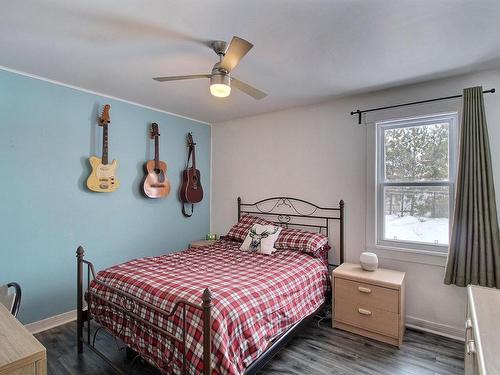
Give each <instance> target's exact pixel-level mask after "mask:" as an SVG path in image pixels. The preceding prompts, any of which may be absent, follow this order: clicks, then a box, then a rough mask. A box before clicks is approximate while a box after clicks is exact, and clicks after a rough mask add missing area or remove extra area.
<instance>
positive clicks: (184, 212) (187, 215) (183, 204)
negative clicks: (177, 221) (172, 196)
mask: <svg viewBox="0 0 500 375" xmlns="http://www.w3.org/2000/svg"><path fill="white" fill-rule="evenodd" d="M192 153H193V147H192V146H191V145H190V146H189V152H188V158H187V163H186V168H189V161H190V160H191V154H192ZM186 203H189V202H182V214H183V215H184V216H185V217H191V216H193V213H194V204H193V203H191V213H188V212H187V211H186Z"/></svg>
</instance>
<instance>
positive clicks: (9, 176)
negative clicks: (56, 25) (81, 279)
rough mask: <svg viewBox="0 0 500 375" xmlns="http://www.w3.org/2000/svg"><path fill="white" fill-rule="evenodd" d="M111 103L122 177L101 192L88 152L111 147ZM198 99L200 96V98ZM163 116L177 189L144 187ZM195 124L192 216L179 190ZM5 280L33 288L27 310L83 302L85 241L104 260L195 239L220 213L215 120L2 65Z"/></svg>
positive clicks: (25, 315) (164, 151) (113, 155)
mask: <svg viewBox="0 0 500 375" xmlns="http://www.w3.org/2000/svg"><path fill="white" fill-rule="evenodd" d="M105 103H109V104H111V112H110V113H111V124H110V127H109V132H110V144H109V147H110V159H118V161H119V167H118V173H117V175H118V178H119V179H120V180H121V187H120V189H119V190H117V191H116V192H114V193H106V194H104V193H93V192H90V191H88V190H87V189H86V187H85V183H86V179H87V176H88V174H89V172H90V169H89V165H88V157H89V156H90V155H92V154H97V155H99V156H100V154H101V145H102V130H101V128H100V127H98V126H97V124H96V121H95V120H96V118H97V116H98V111H100V108H102V105H104V104H105ZM194 105H195V104H194ZM151 122H157V123H158V124H159V125H160V133H161V149H160V158H161V159H163V160H165V161H166V162H167V165H168V172H167V175H168V177H169V179H170V181H171V185H172V191H171V193H170V195H169V196H168V197H167V198H165V199H160V200H154V199H146V198H144V197H143V196H142V195H141V193H140V184H141V181H142V178H143V164H144V162H145V160H147V159H151V158H152V153H153V150H154V147H153V144H152V141H151V140H150V139H149V138H148V131H149V130H148V129H149V126H150V123H151ZM187 132H193V136H194V138H195V141H196V142H197V166H198V169H199V170H200V171H201V175H202V185H203V188H204V191H205V198H204V200H203V201H202V202H201V203H200V204H198V205H197V206H196V210H195V214H194V215H193V217H192V218H189V219H187V218H184V217H183V216H182V214H181V206H180V203H179V199H178V189H179V183H180V174H181V171H182V169H183V167H184V165H185V159H186V147H185V138H186V133H187ZM0 173H1V176H2V181H1V184H0V199H1V205H0V253H1V254H0V285H1V284H3V283H6V282H8V281H14V280H15V281H18V282H19V283H20V284H21V285H22V288H23V300H22V305H21V314H20V319H21V321H22V322H24V323H29V322H33V321H37V320H40V319H43V318H46V317H49V316H53V315H56V314H60V313H63V312H66V311H69V310H72V309H74V308H75V305H76V297H75V294H76V289H75V288H76V284H75V277H76V258H75V251H76V248H77V246H78V245H80V244H81V245H83V246H84V248H85V250H86V257H87V258H88V259H89V260H91V261H93V262H94V265H95V266H96V267H97V268H98V269H101V268H103V267H106V266H110V265H112V264H116V263H118V262H123V261H125V260H128V259H132V258H136V257H142V256H149V255H158V254H162V253H166V252H170V251H175V250H179V249H183V248H185V247H186V246H187V245H188V243H189V241H190V240H194V239H199V238H203V237H204V236H205V234H206V233H208V232H209V224H210V223H209V221H210V216H209V215H210V212H209V210H210V190H209V189H210V180H209V177H210V126H208V125H206V124H203V123H199V122H196V121H191V120H187V119H184V118H181V117H177V116H174V115H168V114H165V113H161V112H157V111H154V110H150V109H145V108H142V107H139V106H135V105H132V104H128V103H124V102H121V101H116V100H111V99H107V98H104V97H101V96H98V95H93V94H89V93H86V92H82V91H79V90H74V89H71V88H68V87H64V86H59V85H55V84H51V83H48V82H45V81H41V80H37V79H33V78H29V77H25V76H21V75H17V74H13V73H10V72H6V71H2V70H0Z"/></svg>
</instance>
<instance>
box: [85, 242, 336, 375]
mask: <svg viewBox="0 0 500 375" xmlns="http://www.w3.org/2000/svg"><path fill="white" fill-rule="evenodd" d="M240 245H241V243H239V242H233V241H228V240H220V241H217V242H216V243H215V244H214V245H212V246H209V247H205V248H191V249H187V250H184V251H180V252H176V253H171V254H167V255H162V256H157V257H147V258H140V259H135V260H132V261H129V262H126V263H123V264H119V265H116V266H113V267H110V268H108V269H106V270H103V271H101V272H99V273H98V274H97V279H98V280H100V281H102V282H104V283H106V284H108V285H109V286H111V287H113V288H117V289H119V290H120V291H124V292H127V293H130V294H131V295H133V296H136V297H138V298H140V299H141V300H143V301H145V302H148V303H150V304H151V305H153V306H155V307H157V308H161V309H162V310H164V311H167V312H170V311H171V309H172V307H173V306H174V304H175V302H176V301H177V300H178V299H185V300H187V301H189V302H191V303H195V304H199V305H201V303H202V300H201V297H202V293H203V291H204V290H205V288H209V289H210V291H211V293H212V303H213V307H212V327H211V332H212V368H213V371H212V372H213V374H230V375H233V374H242V373H243V372H244V370H245V368H246V367H248V366H249V365H250V364H251V363H252V362H253V361H254V360H255V359H256V358H257V357H258V356H259V355H260V354H261V353H262V352H263V351H264V350H265V349H266V348H267V346H268V345H269V344H270V343H271V342H272V340H273V339H275V338H276V337H278V336H279V335H281V334H282V333H283V332H285V331H286V330H287V329H288V328H290V327H291V326H292V325H293V324H295V323H296V322H298V321H300V320H301V319H303V318H305V317H306V316H308V315H310V314H312V313H313V312H314V311H315V310H317V309H318V307H320V306H321V304H322V303H323V302H324V299H325V291H326V288H327V284H328V282H327V280H328V271H327V267H326V265H325V262H324V260H322V259H319V258H316V257H314V256H312V255H310V254H306V253H302V252H300V251H296V250H280V251H277V252H276V253H274V254H273V255H270V256H269V255H263V254H257V253H252V252H246V251H242V250H239V247H240ZM90 290H91V291H92V292H94V293H96V294H97V295H99V296H102V297H103V298H105V299H106V300H108V301H112V302H113V303H115V304H117V305H121V306H126V308H127V309H129V310H130V311H132V312H134V313H135V314H137V315H139V316H140V317H141V318H142V319H144V320H146V321H149V322H152V323H154V324H156V325H158V326H160V327H161V328H163V329H164V330H166V331H167V332H169V333H172V334H174V335H175V336H177V337H182V328H181V327H182V323H181V322H182V320H181V313H180V311H178V312H177V313H176V314H175V315H174V316H173V317H171V318H169V319H164V318H163V316H161V315H159V314H157V313H156V312H155V311H154V310H152V309H151V308H148V307H147V306H143V305H139V304H137V303H131V302H130V301H124V300H123V298H122V297H120V296H119V295H118V294H117V293H115V292H114V291H113V290H112V289H110V288H108V287H106V286H103V285H100V284H99V283H96V282H95V281H94V282H92V283H91V286H90ZM90 309H91V313H92V315H93V317H94V318H95V320H96V321H98V322H99V323H100V324H101V325H103V326H104V327H106V328H107V329H109V330H110V331H111V332H112V333H113V334H114V335H115V336H117V337H119V338H120V339H121V340H123V341H124V342H125V343H126V344H127V345H129V346H130V347H131V348H132V349H134V350H136V351H137V352H138V353H139V354H141V355H142V356H143V357H144V358H145V359H146V360H148V361H149V362H151V363H152V364H154V365H155V366H156V367H158V368H159V369H160V370H161V371H162V372H163V373H175V374H178V373H181V368H182V354H181V353H182V352H181V350H182V348H180V347H179V344H176V343H172V341H171V340H169V339H167V338H166V336H165V335H164V334H162V333H161V332H158V331H155V330H153V329H151V328H149V327H148V326H147V325H145V324H144V323H141V322H140V321H139V320H137V319H132V318H130V317H128V316H127V315H126V314H123V313H122V312H120V311H119V309H116V308H115V307H113V306H112V305H111V304H108V303H105V302H104V301H103V300H102V299H100V298H95V297H94V298H91V299H90ZM186 325H187V335H186V349H187V372H188V373H189V374H198V373H201V372H202V370H203V345H202V336H203V321H202V314H201V311H198V310H196V309H193V308H188V309H187V315H186Z"/></svg>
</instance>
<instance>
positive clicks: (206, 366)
mask: <svg viewBox="0 0 500 375" xmlns="http://www.w3.org/2000/svg"><path fill="white" fill-rule="evenodd" d="M84 255H85V252H84V249H83V247H82V246H79V247H78V249H77V251H76V259H77V348H78V353H79V354H80V353H83V346H84V344H85V346H87V347H88V348H90V349H91V350H92V351H93V352H95V353H96V354H97V355H98V356H99V357H101V358H102V359H103V360H104V361H106V362H107V363H108V364H109V365H110V366H111V368H113V370H114V371H115V372H116V373H119V374H123V375H124V374H125V373H124V371H123V370H121V369H120V368H118V367H117V366H116V365H115V364H113V363H112V362H111V361H110V360H109V359H108V358H107V357H106V356H105V355H104V354H103V353H101V352H100V351H99V350H98V349H97V348H96V347H95V335H96V334H97V331H96V332H95V333H94V339H93V340H91V327H90V322H91V320H92V315H91V312H90V309H89V308H87V309H86V310H84V306H83V305H84V300H86V301H87V303H88V305H90V303H91V301H92V299H99V300H101V302H102V303H105V304H107V305H109V306H111V307H113V308H114V309H117V310H118V311H120V313H122V314H124V315H126V316H128V317H129V318H131V319H134V320H137V321H140V322H141V323H142V324H144V325H145V326H147V327H148V328H150V329H152V330H155V331H157V332H160V333H161V334H163V335H164V336H165V337H166V338H167V339H168V340H171V341H172V342H173V343H174V342H175V343H177V344H179V347H180V348H182V350H181V352H182V374H186V373H187V362H186V361H187V359H186V330H187V326H186V308H187V307H192V308H194V309H197V310H199V311H200V312H201V314H202V321H203V375H210V374H211V372H212V358H211V356H212V336H211V326H212V319H211V316H212V295H211V293H210V290H209V289H208V288H207V289H205V290H204V292H203V295H202V303H201V304H199V305H198V304H194V303H191V302H189V301H187V300H184V299H179V300H177V301H176V303H175V304H174V306H173V307H172V309H171V311H164V310H162V309H159V308H158V307H156V306H153V305H151V304H150V303H148V302H145V301H143V300H141V299H139V298H137V297H135V296H133V295H131V294H129V293H127V292H124V291H121V290H120V289H117V288H115V287H113V286H110V285H108V284H106V283H104V282H102V281H101V280H99V279H97V278H96V273H95V270H94V266H93V264H92V263H91V262H89V261H87V260H85V259H84ZM84 267H86V268H87V269H86V271H87V272H86V273H87V275H86V276H87V277H86V280H87V282H86V292H84V278H85V275H84ZM92 280H93V281H94V282H95V283H97V284H100V285H102V286H104V287H106V288H109V290H112V291H113V292H114V293H116V294H117V295H119V296H120V297H121V298H123V300H124V301H126V302H125V303H124V304H123V305H122V306H120V304H117V303H115V302H113V301H109V300H106V299H105V298H104V297H103V296H102V295H99V294H96V293H94V292H92V291H91V290H90V289H89V287H90V282H91V281H92ZM131 305H132V306H144V307H147V308H148V309H150V310H152V311H154V312H155V313H157V314H159V315H161V316H163V318H164V319H165V320H167V319H169V318H171V317H173V316H174V314H175V313H176V312H177V310H178V309H180V314H181V316H182V327H181V329H182V337H177V336H176V335H174V334H172V333H170V332H168V331H166V330H165V329H163V328H162V327H159V326H157V325H155V324H153V323H151V322H150V321H147V320H144V319H142V318H141V317H140V316H139V315H137V314H135V313H134V311H133V310H134V309H133V308H127V306H131ZM85 323H87V324H86V327H85ZM97 323H98V322H97ZM85 328H86V332H84V331H85ZM85 336H86V337H85ZM132 349H135V348H132ZM133 362H134V361H133Z"/></svg>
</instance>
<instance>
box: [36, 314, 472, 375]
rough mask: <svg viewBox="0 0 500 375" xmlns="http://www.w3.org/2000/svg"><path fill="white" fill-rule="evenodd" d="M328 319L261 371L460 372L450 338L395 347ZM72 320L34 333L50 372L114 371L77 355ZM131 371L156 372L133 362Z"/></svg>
mask: <svg viewBox="0 0 500 375" xmlns="http://www.w3.org/2000/svg"><path fill="white" fill-rule="evenodd" d="M329 324H330V322H329V321H327V322H324V323H321V325H320V327H318V324H317V321H313V322H311V323H310V324H309V326H307V327H306V328H305V329H304V330H303V331H302V332H301V333H299V334H298V335H297V336H296V337H295V338H294V339H293V340H292V341H291V342H290V343H289V344H288V345H287V346H286V347H285V348H284V349H283V350H282V351H281V352H280V353H279V354H278V355H277V356H276V357H274V358H273V359H272V360H271V361H270V362H269V363H268V364H267V366H266V367H265V368H264V369H263V370H262V371H261V372H260V373H261V374H262V375H271V374H289V375H309V374H318V375H323V374H345V375H347V374H370V375H371V374H412V375H420V374H422V375H426V374H463V373H464V354H463V352H464V349H463V343H462V342H459V341H455V340H452V339H447V338H444V337H440V336H436V335H433V334H430V333H422V332H417V331H413V330H407V331H406V335H405V339H404V343H403V346H402V348H401V349H400V350H398V349H396V348H393V347H391V346H388V345H386V344H382V343H378V342H376V341H373V340H370V339H366V338H363V337H360V336H357V335H353V334H350V333H348V332H344V331H340V330H336V329H332V328H331V327H330V326H329ZM75 332H76V323H75V322H73V323H68V324H66V325H63V326H60V327H56V328H53V329H51V330H48V331H45V332H42V333H39V334H37V335H36V337H37V338H38V339H39V340H40V341H41V342H42V344H43V345H45V347H46V348H47V352H48V372H49V375H67V374H71V375H74V374H79V375H80V374H82V375H94V374H95V375H97V374H105V375H107V374H113V372H112V371H111V370H110V368H109V366H108V365H107V364H106V363H105V362H104V361H103V360H102V359H100V358H99V357H98V356H97V355H96V354H94V353H93V352H91V351H90V350H89V349H84V354H83V355H81V356H80V357H79V356H77V354H76V342H75V335H76V333H75ZM97 342H98V344H97V345H98V346H99V347H100V348H101V349H102V350H104V351H106V352H107V353H108V355H109V356H111V357H112V358H113V362H114V363H115V364H116V365H118V366H119V367H121V368H126V369H128V367H127V364H129V362H128V361H127V360H126V359H125V353H124V351H123V350H122V351H117V350H116V343H115V341H114V339H113V338H112V337H110V336H109V335H108V334H107V333H103V334H99V335H98V339H97ZM132 374H147V375H157V374H158V372H157V371H155V370H152V369H148V368H147V367H144V366H141V365H138V366H136V367H135V368H134V371H133V372H132Z"/></svg>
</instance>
